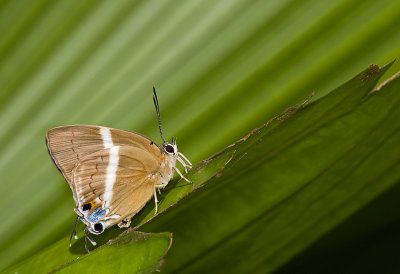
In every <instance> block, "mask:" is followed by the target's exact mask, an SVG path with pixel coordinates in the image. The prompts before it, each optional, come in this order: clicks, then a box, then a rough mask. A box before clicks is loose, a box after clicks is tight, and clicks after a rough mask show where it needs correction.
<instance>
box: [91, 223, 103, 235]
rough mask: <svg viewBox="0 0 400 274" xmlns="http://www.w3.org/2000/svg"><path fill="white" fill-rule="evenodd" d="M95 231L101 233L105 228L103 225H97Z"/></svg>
mask: <svg viewBox="0 0 400 274" xmlns="http://www.w3.org/2000/svg"><path fill="white" fill-rule="evenodd" d="M93 229H94V231H96V232H99V233H101V232H103V230H104V226H103V224H102V223H96V224H94V226H93Z"/></svg>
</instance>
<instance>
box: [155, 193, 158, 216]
mask: <svg viewBox="0 0 400 274" xmlns="http://www.w3.org/2000/svg"><path fill="white" fill-rule="evenodd" d="M156 189H157V187H154V202H155V204H156V208H155V211H154V215H156V214H157V212H158V199H157V191H156Z"/></svg>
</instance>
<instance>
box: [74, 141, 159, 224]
mask: <svg viewBox="0 0 400 274" xmlns="http://www.w3.org/2000/svg"><path fill="white" fill-rule="evenodd" d="M160 160H161V162H162V159H157V158H156V157H155V156H154V155H152V154H151V153H149V152H148V151H146V150H143V149H141V148H138V147H133V146H113V147H111V148H109V149H103V150H100V151H97V152H95V153H93V154H90V155H88V156H86V157H85V158H84V159H83V160H82V161H81V162H80V163H79V164H78V165H77V166H76V168H75V169H74V170H73V185H74V187H75V189H76V200H77V207H78V214H80V215H82V217H84V218H86V220H87V221H88V222H90V221H89V220H88V216H90V214H92V212H94V211H95V210H96V209H97V208H99V207H101V208H102V209H104V210H105V214H104V216H102V217H101V218H99V219H98V220H97V221H103V222H104V224H105V228H107V227H109V226H112V225H114V224H116V223H119V222H120V221H121V220H123V219H130V217H132V216H133V215H134V214H136V213H137V212H138V211H139V210H140V209H142V208H143V206H144V205H145V204H146V203H147V202H148V200H149V199H150V198H151V197H152V195H153V191H154V186H155V184H156V182H158V181H160V176H161V174H160V172H159V168H160V164H159V163H160ZM89 219H90V218H89Z"/></svg>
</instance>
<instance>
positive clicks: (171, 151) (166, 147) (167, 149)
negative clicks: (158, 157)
mask: <svg viewBox="0 0 400 274" xmlns="http://www.w3.org/2000/svg"><path fill="white" fill-rule="evenodd" d="M165 151H166V152H168V153H175V149H174V147H173V146H172V145H166V146H165Z"/></svg>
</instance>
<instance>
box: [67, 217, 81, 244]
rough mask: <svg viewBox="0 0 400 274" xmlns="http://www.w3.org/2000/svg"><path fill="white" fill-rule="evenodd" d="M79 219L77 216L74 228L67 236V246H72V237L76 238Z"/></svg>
mask: <svg viewBox="0 0 400 274" xmlns="http://www.w3.org/2000/svg"><path fill="white" fill-rule="evenodd" d="M78 221H79V216H78V217H77V218H76V221H75V225H74V229H73V230H72V232H71V236H70V237H69V247H71V246H72V238H75V239H78V236H77V235H76V226H77V225H78Z"/></svg>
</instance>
